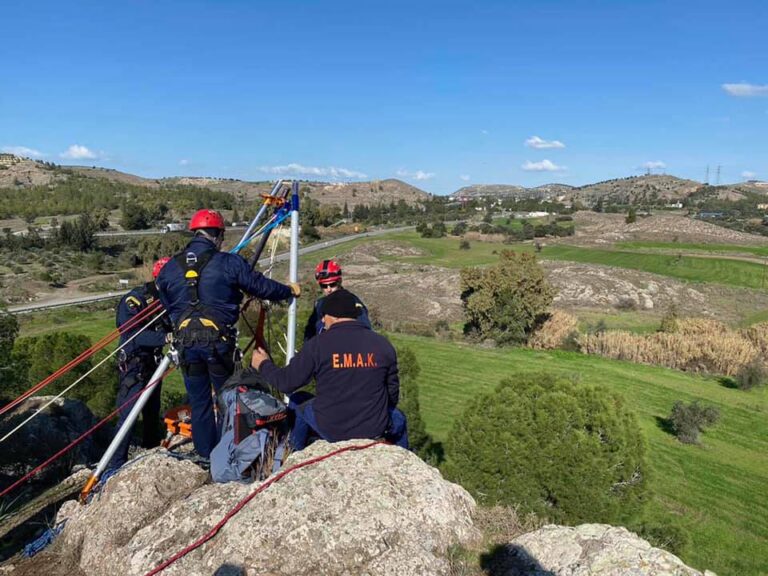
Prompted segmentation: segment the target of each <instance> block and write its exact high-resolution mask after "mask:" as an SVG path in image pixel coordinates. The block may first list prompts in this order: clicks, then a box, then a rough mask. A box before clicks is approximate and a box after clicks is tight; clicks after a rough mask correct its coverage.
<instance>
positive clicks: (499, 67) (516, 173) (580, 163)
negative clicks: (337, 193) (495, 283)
mask: <svg viewBox="0 0 768 576" xmlns="http://www.w3.org/2000/svg"><path fill="white" fill-rule="evenodd" d="M766 30H768V8H766V7H765V4H764V2H759V1H739V0H735V1H731V2H709V1H706V0H703V1H695V2H694V1H673V0H666V1H664V2H661V1H656V0H646V1H643V2H639V1H638V2H627V1H621V0H614V1H610V2H609V1H599V2H598V1H580V0H535V1H533V0H529V1H527V2H519V1H513V0H506V1H481V0H476V1H461V2H456V1H451V0H441V1H431V0H428V1H417V0H411V1H410V2H405V1H401V0H387V1H370V2H368V1H363V2H361V1H359V0H358V1H356V2H351V1H349V2H348V1H335V0H323V1H321V0H315V1H290V0H282V1H277V0H275V1H272V0H261V1H253V0H252V1H248V2H246V1H243V2H235V1H225V0H220V1H216V2H214V1H210V2H200V1H194V0H186V1H162V0H160V1H153V2H150V1H130V2H103V1H100V2H80V1H74V2H66V3H64V2H24V3H22V2H14V3H10V2H8V3H5V4H4V6H3V8H2V17H0V38H2V39H3V41H2V46H3V50H2V52H1V53H2V61H3V63H2V65H1V67H0V70H2V73H0V148H2V149H5V150H6V151H14V150H15V151H24V149H26V153H27V154H28V155H39V157H41V158H43V159H46V160H51V161H55V162H57V163H63V164H86V165H100V166H107V167H113V168H116V169H119V170H124V171H127V172H132V173H136V174H141V175H144V176H152V177H159V176H172V175H200V176H223V177H233V178H243V179H249V180H265V179H273V178H275V177H277V176H278V175H282V176H300V177H309V178H316V179H326V180H333V179H337V180H348V179H371V178H388V177H399V178H401V179H403V180H406V181H408V182H410V183H412V184H415V185H417V186H419V187H421V188H423V189H425V190H428V191H430V192H435V193H449V192H452V191H454V190H456V189H457V188H459V187H461V186H463V185H465V184H467V183H514V184H523V185H528V186H533V185H538V184H543V183H546V182H565V183H569V184H584V183H589V182H593V181H597V180H604V179H608V178H615V177H622V176H628V175H632V174H638V173H642V172H643V171H644V170H645V169H644V166H646V165H648V164H647V163H651V164H650V166H652V168H653V170H654V171H655V172H658V171H665V172H667V173H669V174H674V175H677V176H682V177H688V178H693V179H697V180H703V179H704V175H705V170H706V166H707V165H710V166H711V172H712V178H711V181H712V182H714V173H715V167H716V166H717V165H718V164H719V165H721V166H722V168H721V181H722V182H735V181H740V180H744V179H745V178H750V177H754V178H762V179H768V145H767V141H768V39H766Z"/></svg>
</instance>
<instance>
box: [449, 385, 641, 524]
mask: <svg viewBox="0 0 768 576" xmlns="http://www.w3.org/2000/svg"><path fill="white" fill-rule="evenodd" d="M645 453H646V450H645V444H644V442H643V436H642V433H641V431H640V427H639V426H638V424H637V421H636V419H635V417H634V415H633V414H632V413H631V412H630V411H629V409H628V408H627V407H626V405H625V404H624V401H623V399H622V397H621V396H619V395H617V394H614V393H613V392H611V391H610V390H607V389H604V388H598V387H591V386H585V385H578V384H576V383H574V382H573V381H572V380H570V379H568V378H566V377H564V376H561V375H555V374H551V373H542V374H521V375H516V376H515V377H512V378H508V379H506V380H504V381H502V382H501V383H500V384H499V386H498V387H497V388H496V390H495V391H494V392H492V393H490V394H486V395H484V396H481V397H480V398H477V399H476V400H475V401H474V402H472V403H471V404H470V405H469V406H468V407H467V409H466V411H465V412H464V414H463V415H462V416H461V417H460V418H458V419H457V420H456V421H455V423H454V426H453V429H452V431H451V434H450V435H449V436H448V442H447V444H446V451H445V456H446V461H445V464H444V465H443V466H442V467H441V469H442V471H443V473H444V474H445V475H446V477H447V478H448V479H450V480H452V481H454V482H458V483H460V484H461V485H462V486H464V488H466V489H467V490H469V492H471V493H472V494H473V495H474V496H475V498H478V499H479V500H480V501H481V502H482V503H483V504H486V505H493V504H507V505H515V506H520V508H521V510H522V511H523V512H533V513H535V514H537V515H540V516H543V517H546V518H547V519H548V520H550V521H553V522H558V523H561V522H565V523H569V524H570V523H573V524H578V523H582V522H605V523H616V522H623V521H625V520H627V519H629V518H632V517H635V516H636V515H637V514H638V513H639V512H640V511H641V509H642V506H643V504H644V502H645V499H646V496H647V473H648V470H647V464H646V459H645Z"/></svg>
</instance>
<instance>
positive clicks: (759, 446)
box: [393, 335, 768, 574]
mask: <svg viewBox="0 0 768 576" xmlns="http://www.w3.org/2000/svg"><path fill="white" fill-rule="evenodd" d="M393 340H394V341H395V343H396V344H398V345H407V346H410V347H411V348H412V349H413V350H414V352H415V353H416V355H417V357H418V360H419V363H420V364H421V368H422V370H421V376H420V377H419V381H420V393H421V407H422V412H423V416H424V419H425V421H426V423H427V427H428V430H429V432H431V433H432V434H433V435H434V436H435V437H436V438H437V439H438V440H445V439H446V437H447V435H448V433H449V431H450V428H451V424H452V422H453V420H454V419H455V418H456V417H458V416H459V415H460V414H461V412H462V410H463V409H464V406H465V405H466V404H467V402H468V401H469V400H470V399H472V398H473V397H475V396H476V395H477V394H478V393H482V392H486V391H489V390H491V389H492V388H493V387H494V386H496V384H497V383H498V382H499V380H501V378H503V377H504V376H506V375H508V374H511V373H514V372H530V371H539V370H554V371H559V372H564V373H567V374H576V375H578V377H579V378H580V380H581V381H582V382H585V383H590V384H600V385H603V386H606V387H609V388H611V389H614V390H617V391H618V392H620V393H622V394H624V395H625V396H626V398H627V400H628V402H629V404H630V406H632V407H633V409H634V410H635V411H636V412H637V414H638V417H639V421H640V424H641V426H642V429H643V431H644V433H645V435H646V438H647V439H648V444H649V455H650V460H651V463H652V467H653V472H654V475H653V478H652V485H653V486H654V488H655V491H656V494H657V495H656V497H655V499H654V500H653V501H652V503H651V504H650V506H649V511H648V514H649V516H650V517H657V518H659V517H662V516H666V515H667V514H673V515H675V516H678V517H679V519H680V521H681V522H682V524H683V525H684V526H685V527H686V529H687V530H688V532H689V533H690V535H691V538H692V545H691V546H690V549H689V551H688V554H687V555H686V557H685V560H686V561H687V562H688V563H690V564H691V565H693V566H696V567H698V568H702V569H703V568H708V569H711V570H714V571H715V572H717V573H718V574H764V573H766V572H768V546H765V542H766V541H768V502H767V501H766V500H765V498H764V497H763V495H764V494H765V487H766V486H768V458H766V457H765V454H766V453H768V425H766V422H765V413H766V411H767V410H768V390H766V389H762V390H757V391H753V392H749V393H745V392H741V391H739V390H734V389H730V388H726V387H724V386H722V385H721V384H720V383H719V382H718V381H717V380H716V379H714V378H703V377H697V376H691V375H688V374H684V373H682V372H676V371H674V370H667V369H663V368H655V367H650V366H641V365H635V364H630V363H628V362H619V361H613V360H606V359H602V358H597V357H591V356H584V355H581V354H577V353H568V352H537V351H531V350H524V349H503V350H486V349H479V348H476V347H471V346H468V345H463V344H457V343H451V342H442V341H437V340H433V339H428V338H419V337H415V336H403V335H393ZM695 399H701V400H702V401H704V402H706V403H707V404H711V405H715V406H717V407H718V408H719V410H720V412H721V419H720V422H718V423H717V424H716V425H715V426H714V427H713V428H712V429H711V430H709V431H707V432H706V433H705V434H704V436H703V446H701V447H697V446H688V445H684V444H681V443H679V442H678V441H677V440H676V439H675V438H674V437H673V436H671V435H669V434H668V433H666V432H665V431H664V430H663V428H662V426H661V425H660V422H659V419H663V418H665V417H666V416H668V415H669V412H670V410H671V408H672V405H673V403H674V402H675V401H676V400H684V401H692V400H695Z"/></svg>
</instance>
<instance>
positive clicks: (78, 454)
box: [0, 396, 99, 487]
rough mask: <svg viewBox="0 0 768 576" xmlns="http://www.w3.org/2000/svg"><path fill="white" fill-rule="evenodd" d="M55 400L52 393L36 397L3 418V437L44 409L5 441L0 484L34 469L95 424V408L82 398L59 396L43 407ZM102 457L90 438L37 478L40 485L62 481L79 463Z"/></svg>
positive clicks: (0, 456)
mask: <svg viewBox="0 0 768 576" xmlns="http://www.w3.org/2000/svg"><path fill="white" fill-rule="evenodd" d="M51 399H52V397H51V396H33V397H32V398H28V399H27V400H25V401H24V402H22V403H21V404H20V405H19V407H18V408H16V409H15V410H13V411H11V412H9V413H8V414H6V415H4V416H2V417H0V437H2V436H5V434H6V433H8V432H10V431H11V430H13V429H14V428H16V426H18V425H19V424H21V423H22V422H23V421H24V420H26V419H27V418H29V416H31V415H32V414H34V413H35V412H37V411H38V410H41V408H42V411H41V412H40V413H39V414H37V415H36V416H35V417H34V418H33V419H32V420H30V421H29V422H27V423H26V424H24V426H23V427H22V428H21V429H19V430H18V431H17V432H15V433H14V434H13V436H12V437H11V438H9V439H8V440H7V441H6V442H4V443H3V448H2V450H0V487H3V486H7V485H8V484H10V483H11V482H12V481H14V480H16V479H18V478H19V477H20V476H22V475H24V474H26V473H28V472H30V471H31V470H32V469H33V468H35V467H36V466H38V465H39V464H41V463H42V462H44V461H45V460H46V459H48V458H50V457H51V456H53V455H54V454H55V453H56V452H58V451H59V450H61V449H62V448H64V447H65V446H66V445H67V444H69V443H70V442H72V441H73V440H75V439H76V438H78V437H79V436H80V435H81V434H83V432H85V431H86V430H88V429H89V428H90V427H91V426H93V424H94V423H95V418H94V416H93V414H92V413H91V411H90V410H89V409H88V407H87V406H86V405H85V404H83V403H82V402H80V401H79V400H70V399H67V398H59V399H57V400H54V401H53V403H52V404H51V405H50V406H48V407H46V408H43V406H45V405H46V404H47V403H48V402H49V401H50V400H51ZM98 456H99V446H98V445H97V441H96V440H94V439H93V437H89V438H87V439H86V440H85V441H83V442H81V443H80V444H78V445H77V446H76V447H75V448H74V449H73V450H71V451H70V452H68V453H67V454H66V455H65V456H64V457H63V458H59V459H57V460H56V461H55V462H54V463H53V464H51V465H50V466H47V467H46V468H45V469H44V470H43V471H42V472H41V473H40V474H39V475H38V476H37V477H36V481H37V482H38V483H40V484H47V483H49V482H51V481H58V480H60V479H61V478H63V477H64V476H66V475H67V474H68V473H69V472H70V471H71V469H72V467H73V466H75V465H76V464H88V463H90V462H93V461H94V460H95V459H96V458H98Z"/></svg>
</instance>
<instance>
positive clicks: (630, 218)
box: [624, 206, 637, 224]
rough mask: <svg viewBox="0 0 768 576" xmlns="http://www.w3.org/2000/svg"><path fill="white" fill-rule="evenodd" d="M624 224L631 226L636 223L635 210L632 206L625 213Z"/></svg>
mask: <svg viewBox="0 0 768 576" xmlns="http://www.w3.org/2000/svg"><path fill="white" fill-rule="evenodd" d="M624 222H626V223H627V224H633V223H635V222H637V210H635V207H634V206H630V207H629V211H628V212H627V217H626V218H624Z"/></svg>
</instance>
